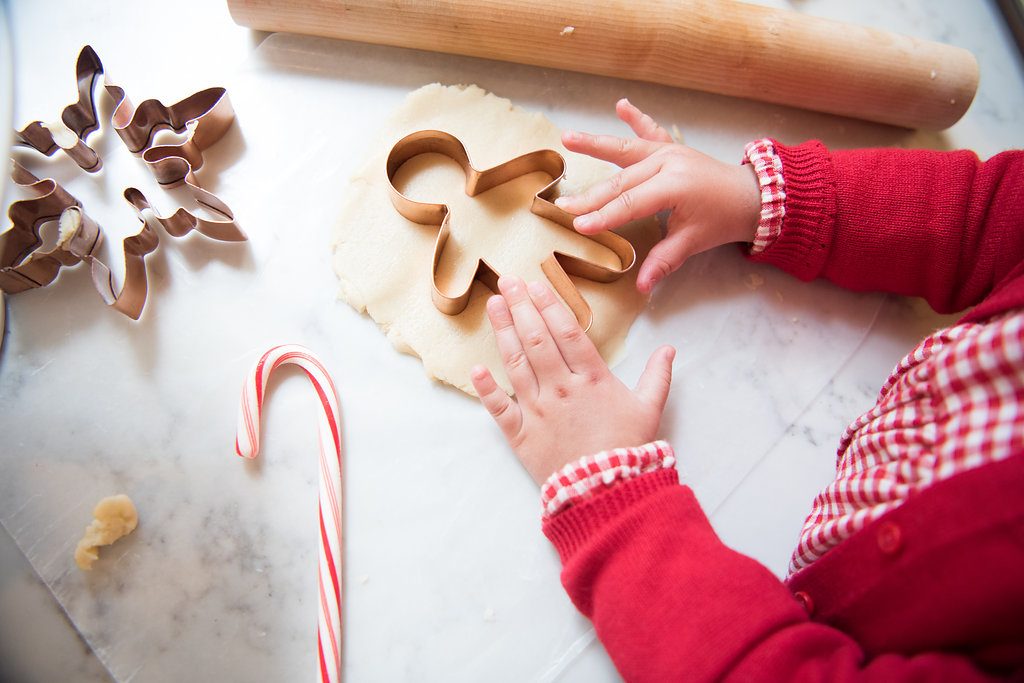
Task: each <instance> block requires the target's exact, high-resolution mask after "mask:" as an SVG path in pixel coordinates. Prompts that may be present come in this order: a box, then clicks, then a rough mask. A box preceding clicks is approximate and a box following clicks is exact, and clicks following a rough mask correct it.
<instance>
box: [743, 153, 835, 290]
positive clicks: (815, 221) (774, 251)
mask: <svg viewBox="0 0 1024 683" xmlns="http://www.w3.org/2000/svg"><path fill="white" fill-rule="evenodd" d="M771 142H772V147H773V148H774V151H775V153H776V154H777V155H778V157H779V159H780V161H781V163H782V176H783V178H784V182H785V190H786V195H785V219H784V220H783V222H782V229H781V231H780V232H779V234H778V236H777V237H776V239H775V240H774V241H773V242H772V243H771V244H770V245H768V246H767V247H766V248H765V249H764V251H762V252H760V253H755V254H751V256H750V258H751V260H753V261H761V262H766V263H771V264H773V265H775V266H778V267H779V268H782V269H783V270H785V271H786V272H788V273H790V274H791V275H794V276H796V277H798V278H800V279H801V280H813V279H815V278H817V277H818V276H819V275H820V274H821V271H822V270H823V268H824V266H825V260H826V258H827V256H828V253H829V249H830V247H831V244H832V236H833V232H834V226H835V216H836V173H835V168H834V166H833V163H832V157H831V155H830V154H829V152H828V150H827V149H826V148H825V146H824V145H823V144H821V143H820V142H818V141H817V140H812V141H810V142H805V143H803V144H801V145H796V146H793V147H790V146H787V145H782V144H780V143H779V142H777V141H775V140H772V141H771Z"/></svg>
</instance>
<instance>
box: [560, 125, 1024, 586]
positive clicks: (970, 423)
mask: <svg viewBox="0 0 1024 683" xmlns="http://www.w3.org/2000/svg"><path fill="white" fill-rule="evenodd" d="M744 156H745V158H744V163H750V164H751V165H752V166H753V168H754V171H755V172H756V174H757V177H758V183H759V185H760V186H761V220H760V223H759V225H758V229H757V234H756V236H755V240H754V245H753V246H752V247H751V253H758V252H759V251H763V250H764V249H765V248H767V247H768V246H770V245H771V244H772V242H774V241H775V239H776V238H778V236H779V234H780V233H781V231H782V224H783V218H784V216H785V197H786V194H785V181H784V169H783V168H782V162H781V159H780V158H779V156H778V155H777V154H776V153H775V150H774V148H773V145H772V143H771V141H770V140H757V141H754V142H751V143H750V144H748V145H747V147H746V149H745V152H744ZM1022 450H1024V311H1013V312H1011V313H1008V314H1005V315H1002V316H999V317H998V318H996V319H993V320H990V321H987V322H985V323H964V324H960V325H955V326H953V327H950V328H947V329H944V330H939V331H938V332H936V333H935V334H933V335H931V336H929V337H928V338H927V339H925V340H924V341H922V342H921V343H920V344H919V345H918V346H917V348H915V349H914V350H913V351H912V352H911V353H910V354H908V355H907V356H906V357H905V358H904V359H903V360H902V361H900V363H899V364H898V365H897V366H896V369H895V370H893V372H892V374H891V375H890V376H889V379H888V380H887V381H886V383H885V385H884V386H883V387H882V390H881V392H880V394H879V397H878V402H877V403H876V404H875V406H874V407H873V408H872V409H871V410H870V411H868V412H867V413H865V414H864V415H863V416H861V417H860V418H858V419H857V420H856V421H854V422H853V423H852V424H851V425H850V426H849V427H847V429H846V432H845V433H844V434H843V437H842V440H841V442H840V445H839V450H838V462H837V471H836V479H835V481H833V482H832V483H831V484H829V485H828V486H827V487H826V488H825V490H823V491H822V492H821V493H820V494H819V495H818V496H817V498H816V499H815V500H814V504H813V507H812V510H811V513H810V515H808V517H807V521H806V522H805V523H804V527H803V530H802V531H801V533H800V540H799V545H798V546H797V549H796V551H795V552H794V553H793V557H792V560H791V561H790V573H791V574H792V573H794V572H797V571H799V570H801V569H803V568H804V567H807V566H809V565H810V564H811V563H812V562H814V561H815V560H816V559H818V558H820V557H821V556H822V555H823V554H825V553H826V552H827V551H828V550H829V549H831V548H834V547H835V546H837V545H838V544H839V543H841V542H842V541H843V540H845V539H847V538H849V537H850V536H852V535H853V534H854V533H856V532H857V531H858V530H860V529H862V528H864V527H865V526H866V525H867V524H868V523H870V522H871V521H873V520H875V519H877V518H878V517H880V516H882V515H884V514H885V513H886V512H888V511H890V510H892V509H894V508H896V507H897V506H899V505H900V504H902V503H903V502H905V501H906V500H907V499H908V498H910V497H911V496H913V495H915V494H916V493H918V492H920V491H922V490H923V489H925V488H927V487H928V486H930V485H931V484H934V483H935V482H939V481H942V480H944V479H948V478H950V477H952V476H955V475H957V474H959V473H961V472H965V471H967V470H970V469H973V468H975V467H980V466H982V465H985V464H987V463H990V462H995V461H997V460H1002V459H1004V458H1007V457H1009V456H1011V455H1012V454H1014V453H1019V452H1021V451H1022ZM609 454H612V457H609ZM674 464H675V457H674V455H673V454H672V451H671V448H670V447H669V446H668V444H667V443H665V442H655V443H654V444H648V445H647V446H643V447H639V448H634V449H619V450H617V451H608V452H605V453H600V454H598V455H597V456H588V457H586V458H583V459H581V460H579V461H577V462H575V463H571V464H569V465H567V466H566V467H565V468H563V469H562V470H561V471H559V472H557V473H555V474H554V475H552V476H551V478H549V479H548V481H547V482H546V483H545V484H544V487H543V488H542V501H543V503H544V509H545V516H551V515H554V514H556V513H557V512H558V511H559V510H561V509H564V508H565V507H567V506H569V505H571V504H573V502H576V501H578V500H580V499H583V498H586V497H589V496H592V495H594V494H595V493H596V492H597V490H598V489H599V487H607V486H611V485H614V483H615V482H616V481H621V480H624V479H628V478H631V477H635V476H638V475H639V474H642V473H644V472H649V471H652V470H654V469H658V468H660V467H672V466H674ZM606 472H607V474H606Z"/></svg>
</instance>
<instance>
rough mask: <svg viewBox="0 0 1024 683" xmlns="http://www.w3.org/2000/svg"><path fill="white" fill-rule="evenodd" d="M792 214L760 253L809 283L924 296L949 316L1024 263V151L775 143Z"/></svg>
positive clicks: (788, 213) (787, 210)
mask: <svg viewBox="0 0 1024 683" xmlns="http://www.w3.org/2000/svg"><path fill="white" fill-rule="evenodd" d="M773 144H774V145H775V149H776V152H777V153H778V155H779V157H780V158H781V160H782V175H783V178H784V182H785V192H786V199H785V218H784V219H783V225H782V232H781V234H780V235H779V237H778V239H777V240H776V241H775V242H774V243H772V244H771V245H770V246H769V247H768V248H767V249H766V250H765V251H763V252H761V253H760V254H758V255H756V256H753V257H752V258H753V259H754V260H757V261H766V262H770V263H774V264H775V265H777V266H779V267H781V268H783V269H784V270H786V271H787V272H789V273H791V274H792V275H795V276H796V277H799V278H800V279H802V280H812V279H815V278H819V277H823V278H827V279H828V280H831V281H832V282H835V283H836V284H838V285H840V286H842V287H845V288H847V289H853V290H857V291H865V290H881V291H886V292H892V293H895V294H902V295H910V296H922V297H924V298H925V299H927V300H928V303H929V304H931V306H932V308H934V309H935V310H936V311H939V312H942V313H949V312H954V311H959V310H962V309H964V308H967V307H969V306H973V305H974V304H977V303H978V302H979V301H981V300H982V299H983V298H985V296H986V295H987V294H988V293H989V292H990V291H991V290H992V288H993V287H994V286H995V285H996V284H997V283H999V281H1000V280H1002V279H1003V278H1004V277H1005V276H1006V275H1007V274H1008V273H1009V272H1010V271H1011V270H1012V269H1013V268H1014V266H1016V265H1017V264H1019V263H1020V262H1021V261H1024V152H1019V151H1014V152H1003V153H1002V154H999V155H996V156H994V157H992V158H991V159H990V160H989V161H987V162H981V161H979V159H978V157H977V156H976V155H975V154H974V153H973V152H969V151H959V152H932V151H924V150H913V151H911V150H899V149H866V150H865V149H862V150H845V151H835V152H829V151H828V150H827V149H826V148H825V147H824V145H822V144H821V143H820V142H817V141H812V142H807V143H804V144H802V145H797V146H794V147H789V146H786V145H781V144H779V143H777V142H776V143H773Z"/></svg>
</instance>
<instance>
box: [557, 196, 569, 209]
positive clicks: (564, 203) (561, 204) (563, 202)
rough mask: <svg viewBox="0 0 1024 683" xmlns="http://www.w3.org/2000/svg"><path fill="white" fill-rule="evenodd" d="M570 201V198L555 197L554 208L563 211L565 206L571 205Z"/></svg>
mask: <svg viewBox="0 0 1024 683" xmlns="http://www.w3.org/2000/svg"><path fill="white" fill-rule="evenodd" d="M571 203H572V200H571V198H570V197H556V198H555V206H557V207H558V208H560V209H564V208H565V207H566V206H567V205H569V204H571Z"/></svg>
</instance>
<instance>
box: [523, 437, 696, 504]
mask: <svg viewBox="0 0 1024 683" xmlns="http://www.w3.org/2000/svg"><path fill="white" fill-rule="evenodd" d="M675 465H676V457H675V452H674V451H673V450H672V446H670V445H669V444H668V442H667V441H652V442H650V443H647V444H644V445H643V446H635V447H632V448H615V449H612V450H608V451H601V452H600V453H596V454H594V455H586V456H583V457H582V458H580V459H579V460H576V461H575V462H571V463H569V464H568V465H566V466H565V467H563V468H562V469H560V470H558V471H557V472H555V473H554V474H552V475H551V476H550V477H548V478H547V481H545V482H544V484H543V485H542V486H541V487H540V503H541V506H542V507H543V508H544V517H545V518H547V517H553V516H554V515H557V514H558V513H559V512H561V511H562V510H564V509H565V508H567V507H569V506H571V505H575V504H578V503H579V502H580V501H583V500H586V499H587V498H591V497H593V496H594V495H596V494H597V493H600V492H601V491H602V490H604V489H607V488H608V487H610V486H614V485H615V483H616V482H617V481H625V480H628V479H632V478H634V477H638V476H640V475H641V474H646V473H648V472H654V471H656V470H660V469H663V468H674V467H675Z"/></svg>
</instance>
